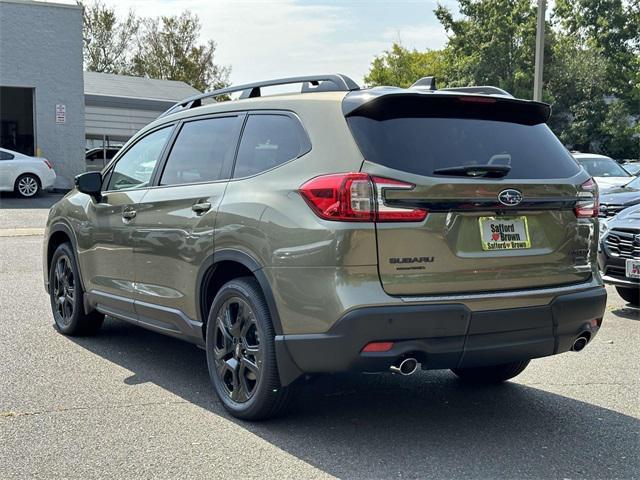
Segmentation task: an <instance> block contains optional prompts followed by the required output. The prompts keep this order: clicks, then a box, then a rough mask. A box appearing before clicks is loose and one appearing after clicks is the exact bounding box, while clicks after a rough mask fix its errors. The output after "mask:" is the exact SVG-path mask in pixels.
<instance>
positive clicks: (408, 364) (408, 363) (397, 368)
mask: <svg viewBox="0 0 640 480" xmlns="http://www.w3.org/2000/svg"><path fill="white" fill-rule="evenodd" d="M419 367H420V363H419V362H418V361H417V360H416V359H415V358H405V359H404V360H402V361H401V362H400V363H399V364H397V365H391V367H389V370H391V371H392V372H393V373H399V374H400V375H405V376H407V375H413V374H414V373H416V371H417V370H418V368H419Z"/></svg>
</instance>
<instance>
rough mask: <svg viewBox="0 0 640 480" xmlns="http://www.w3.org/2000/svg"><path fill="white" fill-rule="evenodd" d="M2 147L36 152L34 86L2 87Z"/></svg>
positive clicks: (0, 88)
mask: <svg viewBox="0 0 640 480" xmlns="http://www.w3.org/2000/svg"><path fill="white" fill-rule="evenodd" d="M0 147H3V148H8V149H9V150H15V151H16V152H20V153H24V154H25V155H33V154H34V153H35V132H34V124H33V88H22V87H0Z"/></svg>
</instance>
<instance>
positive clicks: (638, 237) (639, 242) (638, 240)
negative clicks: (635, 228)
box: [633, 233, 640, 245]
mask: <svg viewBox="0 0 640 480" xmlns="http://www.w3.org/2000/svg"><path fill="white" fill-rule="evenodd" d="M633 240H634V242H636V245H640V233H638V234H637V235H636V236H635V237H633Z"/></svg>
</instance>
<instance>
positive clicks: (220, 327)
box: [206, 277, 291, 420]
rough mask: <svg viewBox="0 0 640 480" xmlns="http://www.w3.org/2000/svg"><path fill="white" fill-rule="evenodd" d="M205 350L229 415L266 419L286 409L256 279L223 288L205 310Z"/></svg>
mask: <svg viewBox="0 0 640 480" xmlns="http://www.w3.org/2000/svg"><path fill="white" fill-rule="evenodd" d="M206 350H207V365H208V367H209V376H210V377H211V382H212V383H213V387H214V390H215V392H216V394H217V395H218V398H219V399H220V401H221V402H222V404H223V406H224V408H225V409H226V410H227V411H228V412H229V413H230V414H231V415H233V416H234V417H236V418H240V419H243V420H266V419H268V418H272V417H275V416H278V415H280V414H282V413H283V412H284V411H285V410H286V408H287V406H288V403H289V399H290V396H291V389H290V388H289V387H282V386H281V385H280V379H279V376H278V366H277V361H276V351H275V332H274V329H273V324H272V322H271V315H270V313H269V308H268V306H267V302H266V301H265V299H264V295H263V293H262V290H261V289H260V286H259V285H258V283H257V282H256V281H255V279H253V278H251V277H242V278H238V279H234V280H231V281H229V282H228V283H226V284H225V285H223V286H222V288H221V289H220V291H219V292H218V294H217V295H216V298H215V299H214V300H213V303H212V304H211V310H210V311H209V317H208V319H207V330H206Z"/></svg>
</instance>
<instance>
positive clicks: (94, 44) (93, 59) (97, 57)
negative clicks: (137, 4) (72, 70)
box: [78, 1, 140, 73]
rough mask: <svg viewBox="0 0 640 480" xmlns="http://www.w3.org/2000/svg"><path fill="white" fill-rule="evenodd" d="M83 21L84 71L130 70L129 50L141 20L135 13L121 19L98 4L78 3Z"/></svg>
mask: <svg viewBox="0 0 640 480" xmlns="http://www.w3.org/2000/svg"><path fill="white" fill-rule="evenodd" d="M78 4H79V5H80V6H81V7H82V15H83V19H84V28H83V42H84V49H83V54H84V64H85V69H86V70H89V71H91V72H104V73H123V72H125V71H126V70H127V68H128V63H129V49H130V46H131V44H132V42H133V41H134V40H135V37H136V35H137V33H138V28H139V26H140V21H139V20H138V19H137V18H136V17H135V15H134V14H133V12H129V14H128V15H127V17H126V18H125V19H124V20H118V18H117V16H116V13H115V10H113V9H112V8H109V7H107V6H106V5H105V4H104V3H102V2H100V1H96V2H95V3H93V4H91V5H87V4H84V3H82V2H78Z"/></svg>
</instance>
